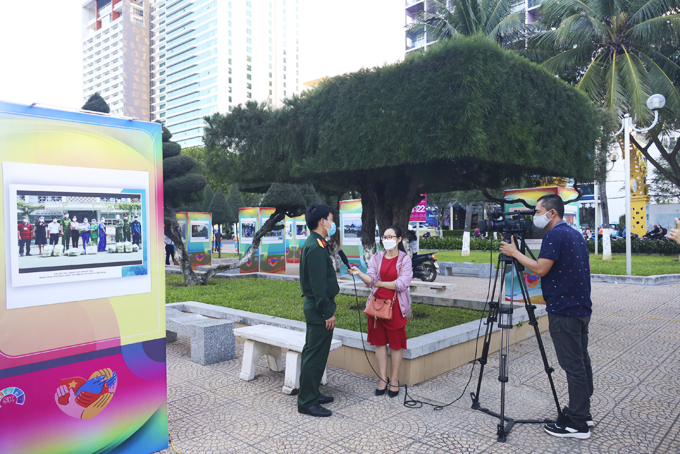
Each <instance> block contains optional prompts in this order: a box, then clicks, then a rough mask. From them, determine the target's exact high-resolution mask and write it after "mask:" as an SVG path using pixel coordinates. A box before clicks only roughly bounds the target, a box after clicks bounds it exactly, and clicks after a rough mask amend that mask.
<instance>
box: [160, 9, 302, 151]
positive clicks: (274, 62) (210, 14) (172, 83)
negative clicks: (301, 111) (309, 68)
mask: <svg viewBox="0 0 680 454" xmlns="http://www.w3.org/2000/svg"><path fill="white" fill-rule="evenodd" d="M152 7H153V11H152V30H151V36H152V63H151V65H152V87H151V90H152V92H151V93H152V95H151V96H152V119H153V120H157V119H159V120H161V121H162V122H163V123H164V124H165V125H166V127H167V128H168V129H169V130H170V131H171V132H172V133H173V140H174V141H177V142H178V143H179V144H180V145H182V146H183V147H186V146H193V145H201V144H202V143H203V142H202V137H203V127H204V121H203V117H204V116H206V115H210V114H212V113H214V112H229V111H231V110H232V109H233V107H234V106H236V105H238V104H242V103H245V102H246V101H257V102H260V103H261V102H265V103H268V104H270V105H271V106H272V107H276V106H278V105H280V104H281V102H282V100H283V99H285V98H287V97H291V96H292V95H293V94H294V93H299V92H300V89H301V87H302V84H301V83H300V76H299V71H300V68H299V49H300V47H299V46H300V44H299V36H300V32H299V30H300V28H299V0H252V1H249V0H232V1H228V0H156V1H155V2H154V3H153V5H152Z"/></svg>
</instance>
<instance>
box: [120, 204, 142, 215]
mask: <svg viewBox="0 0 680 454" xmlns="http://www.w3.org/2000/svg"><path fill="white" fill-rule="evenodd" d="M116 210H121V211H125V212H127V213H129V214H132V213H139V212H141V211H142V204H141V203H137V202H121V203H117V204H116Z"/></svg>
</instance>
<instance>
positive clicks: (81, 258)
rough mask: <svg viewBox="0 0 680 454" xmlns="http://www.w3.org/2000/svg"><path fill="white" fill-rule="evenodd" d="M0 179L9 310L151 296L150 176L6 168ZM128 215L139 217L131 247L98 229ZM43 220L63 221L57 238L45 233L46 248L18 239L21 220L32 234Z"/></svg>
mask: <svg viewBox="0 0 680 454" xmlns="http://www.w3.org/2000/svg"><path fill="white" fill-rule="evenodd" d="M2 171H3V187H4V191H5V192H4V195H5V210H4V226H5V232H8V233H7V234H6V235H5V250H6V251H7V254H5V266H6V268H5V269H6V275H7V277H6V279H7V285H6V287H5V288H6V294H7V306H8V309H10V308H21V307H30V306H38V305H45V304H55V303H60V302H67V301H74V300H78V299H83V298H85V299H92V298H107V297H111V296H119V295H130V294H135V293H147V292H150V291H151V281H150V276H149V269H148V263H149V238H150V231H149V228H148V222H147V221H148V219H149V213H148V210H149V207H148V200H147V193H148V192H147V191H148V184H149V174H148V173H147V172H140V171H123V170H113V169H83V168H78V167H66V166H51V165H39V164H18V163H10V162H4V163H3V164H2ZM36 182H38V183H39V184H38V183H36ZM75 182H78V183H80V184H81V185H80V186H73V183H75ZM46 213H49V215H46ZM126 213H128V214H129V213H135V214H137V213H138V215H139V219H138V220H139V222H140V224H141V235H140V238H141V239H140V241H139V244H135V245H134V246H133V243H132V241H133V239H132V238H130V239H126V238H124V239H123V242H119V243H118V244H116V243H115V240H114V241H112V238H111V237H109V236H107V235H106V233H107V232H106V229H107V228H106V226H104V228H103V229H102V228H101V226H100V223H101V222H100V221H101V218H102V217H103V218H104V219H105V220H109V221H110V222H112V221H113V219H114V218H115V216H116V214H118V215H120V217H121V219H122V218H123V214H126ZM65 214H68V218H65V217H64V215H65ZM40 216H43V217H45V218H46V220H47V219H49V218H52V217H56V218H57V219H58V220H60V221H62V222H61V223H60V228H59V229H58V230H57V229H54V230H55V231H57V232H58V233H57V234H55V233H54V232H52V231H50V230H49V229H48V231H47V240H50V241H48V242H47V243H48V244H45V239H43V238H40V239H39V238H37V237H36V233H38V232H36V230H35V229H30V230H32V232H28V231H26V230H23V231H22V225H24V224H23V222H22V220H23V218H24V217H26V218H28V225H31V226H32V225H33V224H34V223H35V221H36V220H37V219H38V217H40ZM73 218H75V219H76V220H75V221H73ZM85 219H87V220H88V222H87V224H86V223H85ZM64 223H66V225H68V229H67V230H66V229H65V228H64V227H65V225H64ZM104 224H106V222H105V223H104ZM74 226H77V228H74ZM25 228H26V227H24V229H25ZM102 230H103V231H102ZM40 233H42V232H40ZM50 233H51V234H50ZM67 240H68V241H67ZM49 243H52V244H49ZM54 243H56V244H54ZM29 248H30V252H29ZM114 251H115V252H114Z"/></svg>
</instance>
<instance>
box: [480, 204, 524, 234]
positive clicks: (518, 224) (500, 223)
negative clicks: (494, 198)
mask: <svg viewBox="0 0 680 454" xmlns="http://www.w3.org/2000/svg"><path fill="white" fill-rule="evenodd" d="M535 212H536V211H535V210H523V211H508V212H502V211H500V210H499V209H498V208H496V209H493V210H488V211H487V214H488V216H489V218H491V219H489V220H484V221H480V222H479V230H480V232H482V233H484V232H501V233H503V236H504V237H508V238H509V237H510V235H512V234H521V235H528V234H530V233H531V232H532V231H533V229H534V223H533V221H530V220H528V219H525V218H524V216H533V215H534V213H535ZM506 218H507V219H506Z"/></svg>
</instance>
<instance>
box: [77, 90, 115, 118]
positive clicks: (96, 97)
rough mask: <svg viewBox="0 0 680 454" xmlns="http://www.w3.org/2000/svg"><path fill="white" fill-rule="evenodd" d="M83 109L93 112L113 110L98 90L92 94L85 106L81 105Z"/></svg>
mask: <svg viewBox="0 0 680 454" xmlns="http://www.w3.org/2000/svg"><path fill="white" fill-rule="evenodd" d="M81 109H83V110H89V111H91V112H101V113H109V112H111V108H110V107H109V105H108V104H107V103H106V101H105V100H104V98H102V96H101V95H100V94H99V93H98V92H96V93H93V94H92V96H90V98H89V99H88V100H87V102H86V103H85V104H84V105H83V107H81Z"/></svg>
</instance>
